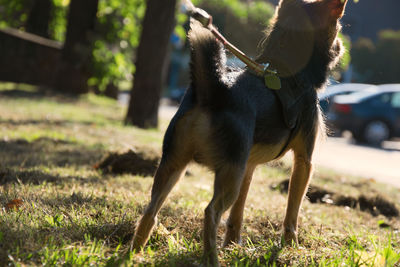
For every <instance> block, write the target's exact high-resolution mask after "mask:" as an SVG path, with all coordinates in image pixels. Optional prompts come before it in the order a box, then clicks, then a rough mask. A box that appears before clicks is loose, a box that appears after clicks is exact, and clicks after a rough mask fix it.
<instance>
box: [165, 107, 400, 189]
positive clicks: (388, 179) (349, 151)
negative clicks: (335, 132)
mask: <svg viewBox="0 0 400 267" xmlns="http://www.w3.org/2000/svg"><path fill="white" fill-rule="evenodd" d="M175 112H176V107H171V106H167V105H161V110H160V115H161V116H162V117H164V118H171V117H172V116H173V115H174V114H175ZM313 161H314V164H315V165H316V166H317V167H318V166H322V167H324V168H328V169H332V170H335V171H338V172H341V173H343V174H351V175H355V176H361V177H365V178H367V179H371V178H372V179H374V180H376V181H379V182H383V183H387V184H391V185H394V186H396V187H399V188H400V141H397V142H385V143H384V146H383V149H379V148H372V147H368V146H360V145H355V144H353V143H352V142H351V140H350V139H349V138H328V139H327V140H326V141H321V142H320V143H319V144H318V145H317V147H316V150H315V153H314V160H313Z"/></svg>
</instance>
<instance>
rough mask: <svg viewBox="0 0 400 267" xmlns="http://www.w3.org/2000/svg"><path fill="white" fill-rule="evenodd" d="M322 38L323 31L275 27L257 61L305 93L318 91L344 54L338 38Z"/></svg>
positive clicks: (335, 31) (264, 43)
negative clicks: (291, 81)
mask: <svg viewBox="0 0 400 267" xmlns="http://www.w3.org/2000/svg"><path fill="white" fill-rule="evenodd" d="M339 27H340V26H338V27H337V29H335V30H333V31H332V33H331V35H332V36H331V37H330V38H322V41H319V40H318V38H321V32H323V31H322V30H321V32H318V31H315V32H312V33H311V32H303V33H299V32H293V31H292V32H291V31H287V30H283V29H281V28H279V26H277V25H274V26H273V27H272V30H271V31H270V33H269V34H268V35H267V37H266V39H265V40H264V42H263V46H264V48H263V51H262V53H261V55H260V56H259V57H258V58H257V59H256V61H257V62H259V63H267V62H268V63H270V64H271V66H272V68H275V69H276V70H277V71H278V75H279V76H280V77H281V79H284V80H294V82H296V83H297V84H298V85H299V86H300V87H302V88H301V90H304V89H306V88H309V89H313V90H318V89H319V88H321V87H323V85H324V84H325V82H326V80H327V76H328V74H329V71H330V69H331V68H332V67H333V66H334V65H336V63H337V61H338V59H339V58H340V55H341V54H342V44H341V41H340V39H339V38H337V37H336V35H337V31H338V30H339Z"/></svg>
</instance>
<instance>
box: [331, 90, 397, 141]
mask: <svg viewBox="0 0 400 267" xmlns="http://www.w3.org/2000/svg"><path fill="white" fill-rule="evenodd" d="M327 120H328V123H329V124H331V125H333V126H334V127H335V128H336V129H339V130H340V131H344V130H348V131H350V132H351V133H352V134H353V137H354V139H355V140H356V141H358V142H361V143H368V144H371V145H381V143H382V142H383V141H385V140H388V139H390V138H392V137H400V84H386V85H380V86H378V89H374V88H370V89H368V90H363V91H360V92H356V93H353V94H350V95H342V96H337V97H335V98H334V101H333V104H332V106H331V108H330V110H329V112H328V115H327Z"/></svg>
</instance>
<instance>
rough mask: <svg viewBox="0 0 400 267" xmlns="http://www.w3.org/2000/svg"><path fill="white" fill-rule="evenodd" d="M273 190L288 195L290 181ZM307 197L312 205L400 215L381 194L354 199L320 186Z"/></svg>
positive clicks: (310, 190) (285, 181)
mask: <svg viewBox="0 0 400 267" xmlns="http://www.w3.org/2000/svg"><path fill="white" fill-rule="evenodd" d="M271 188H272V189H273V190H279V191H280V192H281V193H287V192H288V189H289V180H283V181H282V182H280V183H279V184H273V185H271ZM306 196H307V198H308V200H309V201H310V202H311V203H323V204H328V205H335V206H342V207H349V208H352V209H356V208H359V209H360V210H362V211H365V212H369V213H370V214H372V215H373V216H378V215H379V214H382V215H384V216H386V217H389V218H390V217H398V216H399V214H400V213H399V210H398V209H397V207H396V205H395V204H394V203H393V202H391V201H389V200H388V199H386V198H385V197H383V196H381V195H379V194H376V195H374V196H366V195H360V196H358V197H353V196H346V195H343V194H340V193H337V192H333V191H329V190H326V189H324V188H321V187H318V186H310V187H309V189H308V192H307V194H306Z"/></svg>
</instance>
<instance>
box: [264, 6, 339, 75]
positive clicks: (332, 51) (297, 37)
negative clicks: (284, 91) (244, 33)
mask: <svg viewBox="0 0 400 267" xmlns="http://www.w3.org/2000/svg"><path fill="white" fill-rule="evenodd" d="M346 3H347V0H281V1H280V3H279V6H278V8H277V9H276V12H275V16H274V18H273V19H272V23H271V28H270V31H269V32H268V33H267V34H268V36H267V38H266V45H265V49H264V52H263V54H265V56H264V57H263V56H261V57H260V58H264V60H266V61H268V60H269V61H271V63H272V64H273V65H274V66H275V67H276V68H277V69H278V71H280V72H281V74H283V76H287V75H292V74H295V73H297V72H299V71H300V70H302V69H304V68H305V67H306V66H307V65H308V64H309V63H310V62H311V61H313V60H316V59H315V57H316V56H323V55H324V54H326V55H328V56H327V57H326V58H321V60H325V61H329V62H328V64H327V65H328V66H329V67H332V66H333V65H334V64H336V63H337V59H338V58H339V56H340V55H341V51H342V44H341V42H340V40H339V38H337V34H338V32H339V31H340V28H341V26H340V22H339V20H340V18H341V17H342V16H343V14H344V10H345V6H346ZM317 54H319V55H317Z"/></svg>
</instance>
